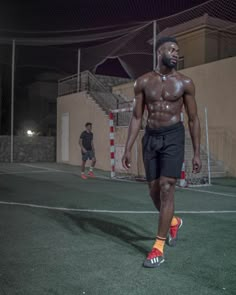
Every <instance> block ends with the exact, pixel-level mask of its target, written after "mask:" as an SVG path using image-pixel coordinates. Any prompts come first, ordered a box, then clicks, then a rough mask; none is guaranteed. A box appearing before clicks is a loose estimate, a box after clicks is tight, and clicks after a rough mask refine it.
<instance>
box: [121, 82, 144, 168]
mask: <svg viewBox="0 0 236 295" xmlns="http://www.w3.org/2000/svg"><path fill="white" fill-rule="evenodd" d="M142 84H143V80H142V78H139V79H138V80H137V81H136V82H135V84H134V94H135V102H134V107H133V114H132V117H131V120H130V124H129V128H128V136H127V141H126V145H125V152H124V156H123V158H122V164H123V166H124V168H125V169H128V168H129V167H130V160H131V149H132V146H133V144H134V142H135V139H136V138H137V136H138V132H139V130H140V127H141V124H142V116H143V111H144V94H143V86H142Z"/></svg>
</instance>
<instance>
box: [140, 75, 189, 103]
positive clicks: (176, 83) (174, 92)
mask: <svg viewBox="0 0 236 295" xmlns="http://www.w3.org/2000/svg"><path fill="white" fill-rule="evenodd" d="M183 94H184V85H183V82H182V81H181V80H178V79H176V78H169V79H167V80H166V81H162V80H161V79H153V80H152V81H150V82H149V83H148V84H147V85H146V87H145V89H144V95H145V100H146V102H148V103H153V102H156V101H173V102H174V101H177V100H178V99H180V98H181V97H182V96H183Z"/></svg>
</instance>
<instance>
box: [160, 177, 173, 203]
mask: <svg viewBox="0 0 236 295" xmlns="http://www.w3.org/2000/svg"><path fill="white" fill-rule="evenodd" d="M159 183H160V191H161V193H162V196H163V197H164V198H165V197H168V196H169V194H170V193H171V192H173V189H174V187H175V184H176V179H175V178H170V177H161V178H160V182H159Z"/></svg>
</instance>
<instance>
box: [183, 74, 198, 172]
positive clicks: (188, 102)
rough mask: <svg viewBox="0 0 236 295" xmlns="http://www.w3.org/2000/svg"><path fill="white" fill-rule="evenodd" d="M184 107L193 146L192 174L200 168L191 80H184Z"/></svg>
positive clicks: (194, 101)
mask: <svg viewBox="0 0 236 295" xmlns="http://www.w3.org/2000/svg"><path fill="white" fill-rule="evenodd" d="M183 98H184V107H185V110H186V113H187V115H188V126H189V131H190V135H191V139H192V144H193V151H194V157H193V160H192V164H193V173H199V172H200V170H201V167H202V164H201V159H200V138H201V128H200V122H199V118H198V112H197V104H196V100H195V86H194V83H193V82H192V80H191V79H186V80H185V92H184V96H183Z"/></svg>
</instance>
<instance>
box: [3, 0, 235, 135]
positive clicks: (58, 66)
mask: <svg viewBox="0 0 236 295" xmlns="http://www.w3.org/2000/svg"><path fill="white" fill-rule="evenodd" d="M211 1H212V0H209V1H206V0H117V1H113V0H78V1H70V0H67V1H65V0H64V1H50V0H47V1H45V0H43V1H40V0H37V1H33V0H28V1H24V0H17V1H16V0H15V1H11V0H9V1H1V2H0V41H1V42H0V80H1V81H0V82H1V89H0V90H1V97H2V98H1V97H0V98H1V99H0V103H1V104H0V108H1V107H2V114H1V116H2V117H1V116H0V123H1V121H2V122H3V121H4V123H5V122H6V120H8V121H9V116H8V114H9V110H10V85H11V43H10V42H11V40H12V39H15V38H16V39H17V38H36V37H42V38H49V39H50V37H52V36H55V34H60V36H67V37H68V36H69V37H70V36H72V35H76V32H73V31H76V30H81V29H85V30H86V29H91V28H93V29H97V28H99V27H103V26H106V27H107V26H114V25H116V26H120V25H123V27H128V26H131V25H133V24H136V23H140V22H148V21H152V20H158V19H160V18H163V17H167V16H170V15H173V14H177V13H179V12H181V11H183V10H186V9H189V8H192V7H194V6H196V5H200V4H202V3H206V2H211ZM215 1H226V2H227V1H232V0H215ZM4 2H5V3H4ZM55 3H56V4H55ZM218 13H219V15H220V13H221V12H220V11H219V12H218ZM190 17H191V12H190ZM224 18H226V19H227V18H228V16H227V15H226V16H224ZM106 30H108V29H107V28H104V29H103V31H106ZM109 30H111V28H110V29H109ZM80 34H81V32H80ZM84 34H87V32H86V31H84ZM3 39H4V40H3ZM5 40H9V42H6V41H5ZM105 41H108V40H104V42H105ZM100 42H101V41H100ZM7 43H8V44H7ZM97 43H98V42H97V41H96V42H94V41H93V42H87V43H83V44H78V43H77V44H76V43H74V44H69V45H58V46H41V47H40V46H22V45H21V46H20V45H17V46H16V56H15V60H16V66H15V90H16V92H15V97H16V100H18V102H19V104H20V102H21V100H22V99H25V101H26V100H27V97H26V96H27V87H28V86H29V85H30V84H31V83H32V82H34V81H36V80H37V79H39V74H41V73H44V72H51V73H60V74H61V75H62V76H64V77H65V76H68V75H72V74H75V73H76V71H77V51H78V50H77V49H78V48H83V47H89V46H94V45H96V44H97ZM97 73H99V74H106V75H114V76H122V77H127V74H126V72H125V71H124V70H123V68H122V66H121V65H120V63H119V61H118V60H117V59H108V60H107V61H106V62H105V63H104V64H102V65H100V66H98V68H97ZM55 81H56V79H55ZM55 81H54V82H55ZM25 104H27V102H25ZM2 126H3V124H2ZM6 126H7V127H6V128H5V129H4V130H8V131H9V126H10V125H9V122H8V124H6ZM2 130H3V129H2ZM0 132H1V124H0ZM2 132H5V131H2Z"/></svg>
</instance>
